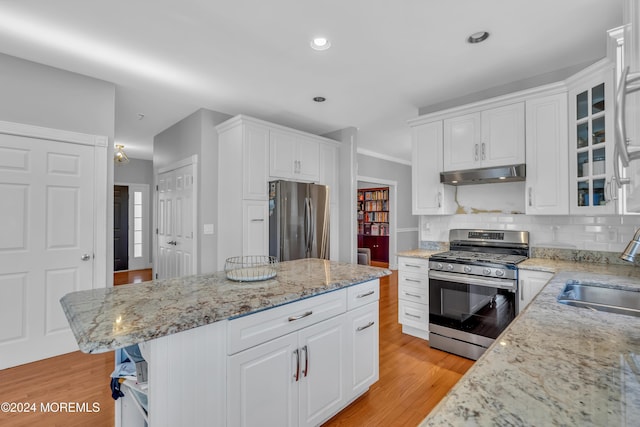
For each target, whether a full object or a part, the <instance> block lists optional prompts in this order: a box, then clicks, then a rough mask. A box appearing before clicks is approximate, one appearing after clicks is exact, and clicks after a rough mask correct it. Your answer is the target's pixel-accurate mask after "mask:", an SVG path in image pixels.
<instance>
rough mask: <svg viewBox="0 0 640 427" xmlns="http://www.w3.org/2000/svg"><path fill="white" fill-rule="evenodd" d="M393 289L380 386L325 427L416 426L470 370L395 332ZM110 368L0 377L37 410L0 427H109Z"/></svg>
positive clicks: (74, 361)
mask: <svg viewBox="0 0 640 427" xmlns="http://www.w3.org/2000/svg"><path fill="white" fill-rule="evenodd" d="M144 280H149V279H144ZM397 283H398V276H397V272H394V273H393V275H392V276H390V277H388V278H383V279H382V280H381V282H380V290H381V292H380V294H381V295H380V296H381V299H380V380H379V381H378V382H377V383H376V384H374V385H373V386H372V387H371V389H370V390H369V391H368V392H367V393H365V394H364V395H363V396H362V397H360V398H359V399H358V400H356V401H355V402H353V403H352V404H351V405H350V406H349V407H347V408H346V409H345V410H343V411H342V412H341V413H339V414H338V415H336V416H335V417H334V418H332V419H331V420H329V421H328V422H327V423H326V424H325V427H333V426H358V427H362V426H415V425H417V424H419V422H420V421H421V420H422V419H423V418H424V417H425V416H426V415H427V414H428V413H429V411H430V410H431V409H432V408H433V407H434V406H435V405H436V404H437V403H438V401H440V399H441V398H442V397H443V396H444V395H445V394H446V393H447V392H448V391H449V389H450V388H451V387H452V386H453V385H454V384H455V383H456V382H457V381H458V379H459V378H460V377H461V376H462V375H463V374H464V373H465V372H466V371H467V369H469V368H470V367H471V365H472V364H473V362H472V361H470V360H468V359H464V358H461V357H457V356H454V355H451V354H448V353H445V352H442V351H439V350H432V349H430V348H429V344H428V343H427V342H426V341H423V340H421V339H418V338H414V337H411V336H408V335H403V334H402V333H401V327H400V325H399V324H398V311H397V298H398V294H397ZM113 368H114V360H113V353H104V354H96V355H88V354H83V353H80V352H74V353H69V354H66V355H62V356H58V357H53V358H51V359H45V360H41V361H38V362H34V363H29V364H27V365H22V366H18V367H15V368H10V369H5V370H2V371H0V385H1V387H0V402H16V403H19V402H22V403H35V404H36V405H37V409H38V411H37V412H35V413H12V414H7V413H3V412H0V426H2V427H17V426H20V427H22V426H25V427H27V426H29V427H31V426H43V427H50V426H61V427H84V426H91V427H110V426H113V420H114V408H115V405H114V401H113V399H112V398H111V391H110V389H109V375H110V374H111V372H112V371H113ZM52 402H56V403H60V402H77V403H85V402H87V403H88V404H89V406H91V405H92V404H93V403H94V402H96V403H98V405H99V407H100V411H99V412H93V413H80V412H76V413H57V414H56V413H42V412H40V404H41V403H44V404H45V405H46V404H47V403H52Z"/></svg>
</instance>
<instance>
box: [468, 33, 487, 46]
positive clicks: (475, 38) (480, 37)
mask: <svg viewBox="0 0 640 427" xmlns="http://www.w3.org/2000/svg"><path fill="white" fill-rule="evenodd" d="M488 38H489V33H488V32H486V31H478V32H477V33H473V34H471V35H470V36H469V37H468V38H467V43H471V44H474V43H480V42H483V41H485V40H486V39H488Z"/></svg>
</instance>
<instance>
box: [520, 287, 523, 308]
mask: <svg viewBox="0 0 640 427" xmlns="http://www.w3.org/2000/svg"><path fill="white" fill-rule="evenodd" d="M523 291H524V280H520V301H524V292H523ZM521 308H524V307H521Z"/></svg>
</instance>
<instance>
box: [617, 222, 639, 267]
mask: <svg viewBox="0 0 640 427" xmlns="http://www.w3.org/2000/svg"><path fill="white" fill-rule="evenodd" d="M638 248H640V228H639V229H637V230H636V234H634V235H633V239H631V241H630V242H629V244H628V245H627V247H626V248H625V250H624V252H622V253H621V254H620V259H623V260H625V261H629V262H633V261H634V259H635V258H636V252H638Z"/></svg>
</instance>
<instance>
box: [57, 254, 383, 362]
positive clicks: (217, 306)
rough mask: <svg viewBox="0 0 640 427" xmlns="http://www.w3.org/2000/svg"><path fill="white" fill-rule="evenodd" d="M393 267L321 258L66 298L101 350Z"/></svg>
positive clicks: (85, 338) (71, 315) (82, 340)
mask: <svg viewBox="0 0 640 427" xmlns="http://www.w3.org/2000/svg"><path fill="white" fill-rule="evenodd" d="M389 274H391V272H390V271H389V270H387V269H383V268H377V267H369V266H363V265H357V264H347V263H339V262H334V261H327V260H322V259H303V260H296V261H287V262H281V263H280V264H279V265H278V268H277V275H276V277H275V278H273V279H271V280H266V281H260V282H242V283H239V282H234V281H231V280H228V279H227V278H226V275H225V273H224V272H219V273H215V274H209V275H200V276H189V277H181V278H176V279H168V280H162V281H151V282H144V283H138V284H131V285H121V286H116V287H111V288H102V289H94V290H88V291H78V292H72V293H69V294H67V295H65V296H64V297H62V299H61V300H60V303H61V304H62V308H63V310H64V312H65V314H66V316H67V319H68V321H69V324H70V325H71V330H72V331H73V333H74V335H75V337H76V340H77V341H78V345H79V347H80V350H82V351H83V352H85V353H101V352H106V351H110V350H115V349H117V348H121V347H125V346H128V345H131V344H136V343H140V342H143V341H148V340H151V339H154V338H159V337H163V336H166V335H169V334H173V333H177V332H180V331H184V330H187V329H192V328H197V327H199V326H203V325H206V324H209V323H213V322H217V321H220V320H225V319H229V318H232V317H237V316H241V315H246V314H251V313H254V312H257V311H261V310H265V309H268V308H273V307H276V306H279V305H283V304H287V303H290V302H294V301H297V300H300V299H304V298H309V297H313V296H316V295H319V294H322V293H325V292H330V291H334V290H337V289H341V288H344V287H347V286H351V285H355V284H358V283H362V282H366V281H368V280H372V279H376V278H379V277H383V276H387V275H389Z"/></svg>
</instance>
